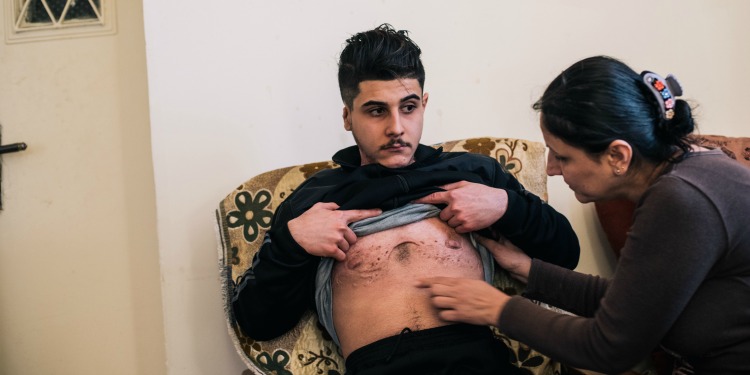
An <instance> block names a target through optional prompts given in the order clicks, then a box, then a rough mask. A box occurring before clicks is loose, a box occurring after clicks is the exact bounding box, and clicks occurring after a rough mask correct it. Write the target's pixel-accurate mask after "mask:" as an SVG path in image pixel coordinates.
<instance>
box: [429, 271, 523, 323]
mask: <svg viewBox="0 0 750 375" xmlns="http://www.w3.org/2000/svg"><path fill="white" fill-rule="evenodd" d="M417 287H419V288H424V289H427V290H428V291H429V293H430V301H431V302H432V305H433V306H434V307H435V308H437V309H438V316H439V317H440V319H443V320H446V321H449V322H462V323H468V324H475V325H493V326H497V325H498V320H499V319H500V313H501V312H502V311H503V307H505V304H506V303H507V302H508V300H509V299H510V297H509V296H508V295H506V294H505V293H503V292H501V291H499V290H498V289H496V288H495V287H493V286H492V285H490V284H488V283H487V282H485V281H483V280H474V279H463V278H454V277H429V278H424V279H420V280H419V282H418V284H417Z"/></svg>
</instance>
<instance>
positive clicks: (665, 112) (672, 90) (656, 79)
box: [641, 70, 682, 120]
mask: <svg viewBox="0 0 750 375" xmlns="http://www.w3.org/2000/svg"><path fill="white" fill-rule="evenodd" d="M641 77H642V78H643V82H644V83H645V84H646V86H648V88H649V89H650V90H651V92H652V93H653V94H654V95H655V96H656V99H658V100H659V103H661V104H662V105H660V106H659V110H660V111H661V115H662V117H664V118H666V119H667V120H671V119H672V117H674V106H675V98H676V97H678V96H681V95H682V86H680V83H679V82H678V81H677V78H675V76H673V75H671V74H669V75H667V78H666V79H664V78H661V76H659V75H658V74H656V73H653V72H649V71H647V70H646V71H643V73H641Z"/></svg>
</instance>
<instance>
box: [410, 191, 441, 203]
mask: <svg viewBox="0 0 750 375" xmlns="http://www.w3.org/2000/svg"><path fill="white" fill-rule="evenodd" d="M413 202H414V203H424V204H443V203H448V193H446V192H444V191H438V192H435V193H432V194H429V195H425V196H424V197H422V198H419V199H416V200H414V201H413Z"/></svg>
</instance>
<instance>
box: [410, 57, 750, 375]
mask: <svg viewBox="0 0 750 375" xmlns="http://www.w3.org/2000/svg"><path fill="white" fill-rule="evenodd" d="M676 95H677V96H678V95H681V89H680V88H679V85H678V84H677V82H676V80H674V79H673V78H672V77H671V76H669V77H668V78H667V79H666V80H665V79H662V78H661V77H659V76H657V75H655V74H653V73H650V72H644V73H642V74H638V73H636V72H634V71H633V70H632V69H630V68H629V67H627V66H626V65H625V64H623V63H621V62H620V61H617V60H615V59H612V58H608V57H592V58H588V59H585V60H582V61H579V62H577V63H575V64H573V65H572V66H571V67H570V68H568V69H567V70H565V71H564V72H563V73H562V74H560V75H559V76H558V77H557V78H555V80H554V81H552V83H551V84H550V85H549V87H548V88H547V89H546V91H545V92H544V94H543V96H542V98H541V99H540V100H539V101H538V102H537V103H536V104H534V108H535V109H536V110H538V111H540V112H541V116H540V126H541V130H542V134H543V136H544V140H545V142H546V144H547V147H548V148H549V157H548V165H547V173H548V174H549V175H550V176H554V175H561V176H563V178H564V180H565V182H566V183H567V184H568V186H569V187H570V188H571V189H572V190H573V191H574V192H575V196H576V198H577V199H578V200H579V201H580V202H583V203H586V202H594V201H598V200H608V199H617V198H627V199H629V200H631V201H633V202H635V203H636V211H635V214H634V219H633V224H632V227H631V230H630V232H629V233H628V238H627V241H626V243H625V246H624V248H623V249H622V252H621V257H620V259H619V261H618V264H617V268H616V270H615V273H614V276H613V277H612V279H611V280H605V279H603V278H599V277H595V276H590V275H583V274H579V273H576V272H574V271H570V270H567V269H563V268H560V267H556V266H553V265H550V264H547V263H544V262H542V261H539V260H536V259H530V258H528V256H526V255H525V254H524V253H523V252H522V251H520V250H519V249H517V248H515V247H514V246H513V245H512V244H511V243H509V242H507V241H503V240H502V239H500V240H498V241H491V240H488V239H484V238H481V239H480V242H481V243H482V244H483V245H484V246H486V247H487V248H488V249H489V250H490V251H491V252H492V253H493V255H494V257H495V259H496V260H497V262H498V263H499V264H500V265H501V266H502V267H503V268H505V269H507V270H509V271H510V272H511V274H513V275H514V277H516V278H518V279H520V280H522V281H524V282H527V283H528V284H527V290H526V292H525V294H524V296H525V297H528V298H530V299H534V300H537V301H541V302H545V303H548V304H550V305H554V306H557V307H560V308H562V309H563V310H566V311H569V312H571V313H573V314H575V315H567V314H559V313H556V312H553V311H551V310H548V309H544V308H542V307H540V306H538V305H537V304H534V303H533V302H531V301H530V300H529V299H526V298H524V297H522V296H513V297H509V296H507V295H505V294H503V293H502V292H500V291H499V290H497V289H494V288H493V287H491V286H490V285H489V284H487V283H482V282H480V281H475V280H464V279H452V278H429V279H424V280H422V282H421V283H420V287H423V288H427V289H429V291H430V293H431V294H432V302H433V304H434V306H435V307H437V308H438V309H440V316H441V317H442V318H443V319H446V320H450V321H456V322H467V323H473V324H489V325H495V326H497V327H498V328H499V329H500V330H501V331H502V332H504V333H505V334H507V335H508V336H510V337H511V338H513V339H516V340H519V341H521V342H524V343H526V344H528V345H529V346H531V347H533V348H535V349H537V350H539V351H540V352H542V353H545V354H547V355H549V356H550V357H552V358H555V359H558V360H560V361H562V362H565V363H567V364H569V365H573V366H576V367H580V368H586V369H591V370H595V371H600V372H606V373H613V372H620V371H625V370H627V369H629V368H632V367H633V366H634V365H636V364H637V363H638V362H640V361H641V360H643V359H644V358H646V357H647V356H648V355H649V354H650V353H651V352H652V350H653V349H655V348H656V347H657V346H661V347H662V348H663V349H664V350H665V351H667V352H668V353H670V354H671V355H673V356H674V363H675V367H674V368H675V370H674V371H675V373H691V372H695V373H700V374H708V373H716V374H718V373H722V374H726V373H750V360H748V358H750V230H749V229H750V194H749V193H750V169H748V168H746V167H745V166H742V165H740V164H739V163H737V162H736V161H733V160H731V159H730V158H728V157H726V156H725V155H724V154H723V153H722V152H721V151H720V150H708V149H705V148H700V147H696V146H693V145H691V144H689V143H688V142H687V138H686V137H687V136H688V135H689V134H690V133H692V132H693V130H694V123H693V118H692V116H691V111H690V107H689V106H688V104H687V103H686V102H685V101H683V100H677V99H676V98H675V96H676ZM680 371H682V372H680Z"/></svg>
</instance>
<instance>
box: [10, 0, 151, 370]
mask: <svg viewBox="0 0 750 375" xmlns="http://www.w3.org/2000/svg"><path fill="white" fill-rule="evenodd" d="M110 3H111V2H110ZM117 5H118V8H117V16H118V19H117V21H118V22H117V26H118V28H117V33H116V34H115V35H108V36H97V37H85V38H72V39H59V40H50V41H38V42H28V43H17V44H6V43H4V42H2V41H0V125H2V126H3V134H2V138H3V141H4V142H5V143H12V142H26V143H27V144H28V146H29V148H28V150H26V151H24V152H21V153H16V154H6V155H3V156H2V166H3V168H2V169H3V170H2V173H3V176H2V195H3V196H2V198H3V210H2V211H0V374H3V375H5V374H8V375H27V374H30V375H35V374H40V375H41V374H71V375H85V374H91V375H101V374H123V375H133V374H144V375H145V374H164V373H166V365H165V363H166V359H165V348H164V327H163V321H162V308H161V290H160V281H159V260H158V249H157V238H156V209H155V193H154V181H153V169H152V161H151V145H150V133H149V117H148V95H147V80H146V60H145V43H144V34H143V15H142V4H141V2H140V1H120V2H119V3H118V4H117ZM1 9H2V10H0V14H1V15H2V16H1V17H0V20H1V21H0V22H1V23H2V26H3V27H2V29H3V30H6V28H5V27H4V26H6V25H5V23H6V22H8V19H7V18H6V16H8V14H4V12H5V11H6V10H7V8H6V7H5V4H2V8H1Z"/></svg>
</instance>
